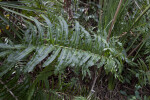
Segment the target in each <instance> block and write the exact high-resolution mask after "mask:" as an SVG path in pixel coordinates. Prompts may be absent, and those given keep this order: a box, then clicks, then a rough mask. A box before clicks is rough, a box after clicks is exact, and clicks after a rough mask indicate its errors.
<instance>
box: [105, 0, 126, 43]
mask: <svg viewBox="0 0 150 100" xmlns="http://www.w3.org/2000/svg"><path fill="white" fill-rule="evenodd" d="M122 1H123V0H120V2H119V4H118V7H117V10H116V12H115V15H114V18H113V20H112V23H111V27H110V29H109V33H108V37H107V42H108V41H109V38H110V35H111V32H112V29H113V26H114V23H115V21H116V18H117V15H118V13H119V10H120V7H121V4H122Z"/></svg>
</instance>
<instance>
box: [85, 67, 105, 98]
mask: <svg viewBox="0 0 150 100" xmlns="http://www.w3.org/2000/svg"><path fill="white" fill-rule="evenodd" d="M101 70H102V67H101V68H100V69H99V71H98V75H97V74H96V73H95V77H94V81H93V84H92V87H91V90H90V93H89V95H88V97H87V100H90V98H91V96H92V94H93V93H94V92H95V91H94V87H95V83H96V81H97V78H98V77H99V75H100V73H101Z"/></svg>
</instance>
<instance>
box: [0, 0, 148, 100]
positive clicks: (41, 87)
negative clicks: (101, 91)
mask: <svg viewBox="0 0 150 100" xmlns="http://www.w3.org/2000/svg"><path fill="white" fill-rule="evenodd" d="M115 1H116V2H114V0H104V2H100V4H95V3H94V2H87V3H86V4H88V5H90V7H89V11H88V14H87V13H85V12H83V11H82V8H83V9H84V6H83V5H82V4H83V3H81V4H80V2H79V1H77V0H74V1H73V2H72V3H73V4H72V6H74V7H75V9H73V12H74V14H75V16H74V17H75V18H73V19H72V21H71V22H70V21H68V20H67V18H66V16H67V15H66V13H64V11H63V9H61V7H62V4H61V2H59V1H55V0H52V1H49V0H44V1H43V0H33V1H31V0H30V1H29V0H26V1H20V2H13V3H12V2H0V9H3V12H2V13H1V14H0V22H1V24H0V28H1V29H2V28H3V30H2V32H1V33H0V36H1V37H2V38H0V64H1V66H0V99H1V100H6V99H7V100H59V99H60V100H62V99H65V100H73V99H74V100H86V98H84V97H87V98H88V97H89V98H88V99H91V100H92V99H95V100H99V99H100V98H99V96H96V94H98V93H97V91H96V90H97V89H95V87H94V89H93V90H92V89H91V87H92V86H96V87H99V85H98V84H101V83H102V82H104V83H107V84H106V86H107V87H108V88H107V89H108V91H109V90H110V91H113V90H114V89H115V88H116V87H117V86H116V83H117V82H122V83H124V84H131V85H132V86H134V87H135V91H134V93H135V98H136V99H141V97H140V93H139V92H138V91H139V89H140V88H137V86H139V87H141V88H142V87H143V86H147V85H148V86H149V85H150V73H149V72H150V56H149V55H150V48H149V47H150V35H149V24H148V23H147V22H149V16H148V14H149V8H150V4H149V3H147V4H146V0H144V1H145V2H144V4H141V5H140V6H142V5H145V7H143V8H141V9H142V11H143V12H141V14H140V11H139V10H136V8H137V7H136V6H135V5H134V2H133V1H132V0H126V1H125V2H123V4H122V6H121V7H122V8H121V10H120V11H119V14H118V16H117V20H116V22H115V24H114V27H113V31H112V36H111V38H110V40H109V42H107V40H106V39H107V36H108V31H109V28H110V23H111V21H112V19H113V16H114V13H115V11H116V8H117V5H118V2H119V0H115ZM138 2H140V1H138ZM136 3H137V2H136ZM132 5H134V7H133V8H132ZM77 7H79V9H77ZM141 9H140V10H141ZM20 10H21V11H20ZM97 10H99V11H103V13H102V12H101V13H97V12H96V11H97ZM92 11H94V14H93V12H92ZM4 12H7V13H8V14H9V15H10V16H11V17H13V19H12V18H7V17H6V16H5V15H4ZM77 15H78V16H77ZM92 16H93V17H92ZM19 17H20V18H21V21H18V22H15V21H14V19H15V20H18V18H19ZM81 19H86V21H87V22H85V21H81ZM93 20H94V22H93ZM141 20H143V22H142V21H141ZM79 22H80V23H81V24H82V25H81V24H80V23H79ZM91 22H92V23H91ZM85 23H87V24H85ZM88 24H90V26H88ZM7 25H9V27H10V28H9V29H7V28H5V27H6V26H7ZM84 27H85V28H84ZM87 30H88V31H87ZM124 32H127V34H125V36H124V34H123V35H122V33H124ZM129 33H134V34H131V35H129ZM132 35H133V36H132ZM134 35H135V36H134ZM140 37H142V38H140ZM141 41H142V42H141ZM138 45H139V46H138ZM137 46H138V47H137ZM136 47H137V48H136ZM135 48H136V49H135ZM134 49H135V50H134ZM133 50H134V51H133ZM132 51H133V52H132ZM145 56H146V57H145ZM132 78H135V79H136V80H137V82H135V83H133V84H132V82H131V81H132ZM94 79H96V84H92V82H93V81H94ZM91 84H92V85H91ZM102 85H103V84H102ZM90 89H91V91H96V93H95V92H91V91H90ZM89 92H90V93H89ZM121 93H122V94H125V95H127V94H126V93H125V92H124V91H122V92H121ZM88 94H91V95H90V96H89V95H88ZM78 95H81V96H84V97H75V96H78ZM110 96H111V93H110ZM148 96H149V95H148ZM98 98H99V99H98ZM129 98H130V97H129ZM131 98H132V97H131ZM133 98H134V97H133ZM144 98H148V97H147V96H146V95H145V97H144ZM103 99H104V98H103ZM145 100H146V99H145Z"/></svg>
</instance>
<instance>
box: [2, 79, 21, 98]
mask: <svg viewBox="0 0 150 100" xmlns="http://www.w3.org/2000/svg"><path fill="white" fill-rule="evenodd" d="M0 83H1V84H2V85H4V87H5V88H6V89H7V91H8V92H9V93H10V94H11V95H12V96H13V97H14V98H15V100H18V98H17V97H16V96H15V95H14V93H13V92H12V91H11V90H10V89H9V88H8V87H7V85H5V83H4V82H3V81H2V80H0Z"/></svg>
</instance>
